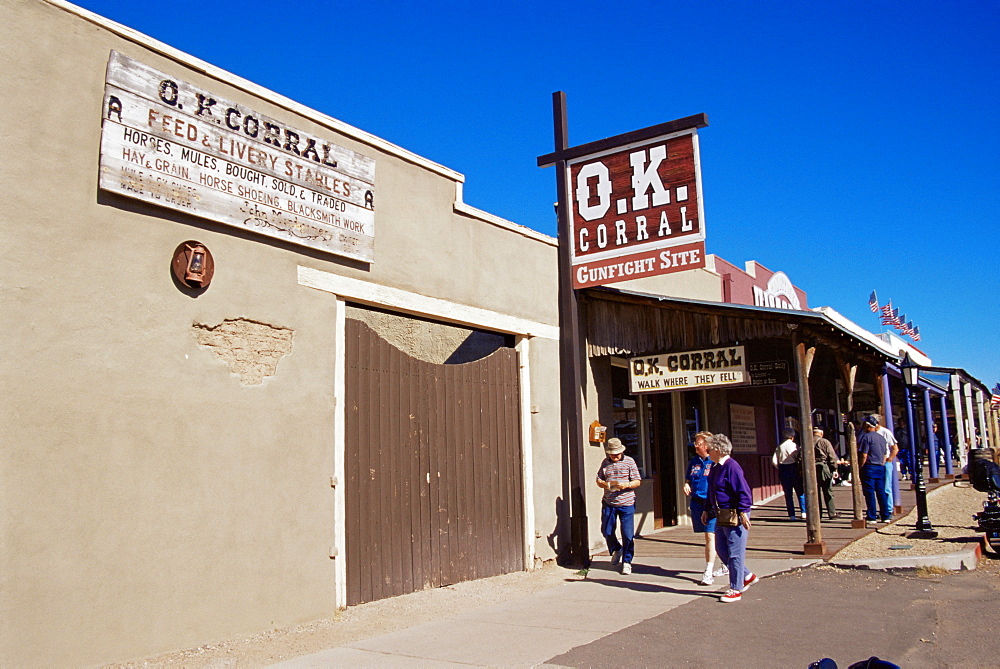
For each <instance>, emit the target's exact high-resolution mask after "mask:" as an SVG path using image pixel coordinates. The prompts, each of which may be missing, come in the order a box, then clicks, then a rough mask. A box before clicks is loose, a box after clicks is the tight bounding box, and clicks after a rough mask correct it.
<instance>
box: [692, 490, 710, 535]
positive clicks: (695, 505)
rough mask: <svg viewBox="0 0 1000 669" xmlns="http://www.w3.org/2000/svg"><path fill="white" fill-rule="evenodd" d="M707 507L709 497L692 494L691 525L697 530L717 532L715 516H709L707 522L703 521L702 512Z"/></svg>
mask: <svg viewBox="0 0 1000 669" xmlns="http://www.w3.org/2000/svg"><path fill="white" fill-rule="evenodd" d="M707 508H708V500H707V499H702V498H701V497H695V496H694V495H692V496H691V525H692V527H694V531H695V532H715V518H709V519H708V522H707V523H703V522H701V512H702V511H704V510H705V509H707Z"/></svg>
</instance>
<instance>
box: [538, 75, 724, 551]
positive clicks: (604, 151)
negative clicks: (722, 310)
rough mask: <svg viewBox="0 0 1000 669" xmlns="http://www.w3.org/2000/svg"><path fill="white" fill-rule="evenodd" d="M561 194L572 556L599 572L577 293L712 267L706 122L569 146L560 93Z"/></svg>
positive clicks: (562, 347)
mask: <svg viewBox="0 0 1000 669" xmlns="http://www.w3.org/2000/svg"><path fill="white" fill-rule="evenodd" d="M552 112H553V118H554V125H555V151H554V152H553V153H550V154H546V155H544V156H539V158H538V166H539V167H549V166H552V165H555V166H556V186H557V189H558V194H559V204H558V216H559V328H560V332H559V363H560V366H561V376H560V395H561V400H562V439H563V452H564V453H565V454H566V460H567V462H568V465H569V481H570V490H569V497H570V499H569V507H570V531H571V540H570V542H571V552H572V557H573V561H574V562H575V563H576V564H578V565H581V566H586V565H588V564H589V563H590V541H589V538H588V530H587V527H588V525H587V508H586V499H585V497H584V494H583V485H584V482H585V481H586V472H585V470H584V458H583V448H584V444H585V438H584V433H583V412H582V407H583V361H584V351H583V346H582V343H583V342H582V338H581V335H580V319H579V307H578V304H577V295H576V290H577V289H579V288H586V287H589V286H600V285H604V284H609V283H615V282H618V281H626V280H629V279H638V278H643V277H650V276H657V275H660V274H669V273H673V272H680V271H684V270H690V269H698V268H701V267H704V266H705V227H704V211H703V207H702V196H701V165H700V157H699V153H698V135H697V129H698V128H703V127H705V126H707V125H708V118H707V117H706V116H705V115H704V114H698V115H695V116H689V117H687V118H683V119H679V120H676V121H669V122H667V123H661V124H660V125H656V126H651V127H649V128H644V129H642V130H636V131H633V132H629V133H625V134H623V135H617V136H615V137H609V138H607V139H602V140H599V141H596V142H591V143H589V144H583V145H580V146H576V147H572V148H571V147H570V146H569V132H568V129H567V121H566V118H567V117H566V94H565V93H563V92H562V91H559V92H556V93H553V94H552Z"/></svg>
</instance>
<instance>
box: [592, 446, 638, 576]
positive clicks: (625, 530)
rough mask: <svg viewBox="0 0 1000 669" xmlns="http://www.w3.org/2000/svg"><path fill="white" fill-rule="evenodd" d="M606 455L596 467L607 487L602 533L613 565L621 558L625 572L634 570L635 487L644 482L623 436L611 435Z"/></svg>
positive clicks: (602, 485)
mask: <svg viewBox="0 0 1000 669" xmlns="http://www.w3.org/2000/svg"><path fill="white" fill-rule="evenodd" d="M604 452H605V453H606V454H607V456H608V457H606V458H604V462H602V463H601V468H600V469H598V470H597V487H598V488H603V489H604V497H603V499H602V500H601V502H602V503H601V534H603V535H604V539H605V541H607V542H608V552H609V553H611V565H612V566H615V565H617V564H618V563H619V561H620V562H621V565H622V573H623V574H631V573H632V556H633V555H634V553H635V525H634V522H633V517H634V516H635V489H636V488H638V487H639V485H640V484H641V483H642V477H641V476H639V468H638V467H637V466H636V464H635V460H633V459H632V458H631V457H629V456H627V455H625V445H624V444H623V443H622V442H621V439H619V438H617V437H612V438H611V439H608V443H606V444H605V445H604ZM619 524H620V525H621V531H622V538H621V541H619V540H618V537H617V532H616V526H617V525H619Z"/></svg>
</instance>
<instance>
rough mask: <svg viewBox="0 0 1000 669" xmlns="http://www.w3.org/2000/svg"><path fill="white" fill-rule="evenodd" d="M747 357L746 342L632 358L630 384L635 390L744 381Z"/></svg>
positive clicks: (655, 390)
mask: <svg viewBox="0 0 1000 669" xmlns="http://www.w3.org/2000/svg"><path fill="white" fill-rule="evenodd" d="M745 358H746V355H745V350H744V347H743V346H725V347H720V348H712V349H702V350H699V351H682V352H679V353H660V354H656V355H645V356H640V357H637V358H630V359H629V365H628V369H629V386H630V388H631V390H632V393H633V394H636V393H656V392H666V391H672V390H690V389H692V388H721V387H725V386H740V385H745V384H746V383H747V382H748V381H749V380H750V375H749V373H748V372H747V365H746V360H745Z"/></svg>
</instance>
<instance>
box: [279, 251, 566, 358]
mask: <svg viewBox="0 0 1000 669" xmlns="http://www.w3.org/2000/svg"><path fill="white" fill-rule="evenodd" d="M298 281H299V285H301V286H307V287H309V288H315V289H316V290H323V291H326V292H328V293H333V294H335V295H337V296H339V297H340V298H341V299H347V300H350V301H352V302H360V303H362V304H369V305H373V306H377V307H385V308H388V309H393V310H395V311H401V312H404V313H408V314H412V315H416V316H424V317H427V318H433V319H435V320H439V321H445V322H448V323H456V324H459V325H465V326H469V327H474V328H478V329H483V330H492V331H494V332H505V333H508V334H514V335H521V336H524V337H542V338H543V339H553V340H558V339H559V326H558V325H549V324H547V323H539V322H536V321H531V320H528V319H525V318H518V317H517V316H510V315H507V314H502V313H499V312H496V311H490V310H489V309H481V308H479V307H470V306H468V305H465V304H459V303H457V302H450V301H448V300H442V299H439V298H436V297H427V296H426V295H419V294H417V293H411V292H409V291H406V290H401V289H399V288H391V287H389V286H381V285H378V284H375V283H371V282H368V281H360V280H358V279H352V278H350V277H346V276H341V275H339V274H333V273H331V272H324V271H323V270H318V269H313V268H311V267H303V266H302V265H299V270H298Z"/></svg>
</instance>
